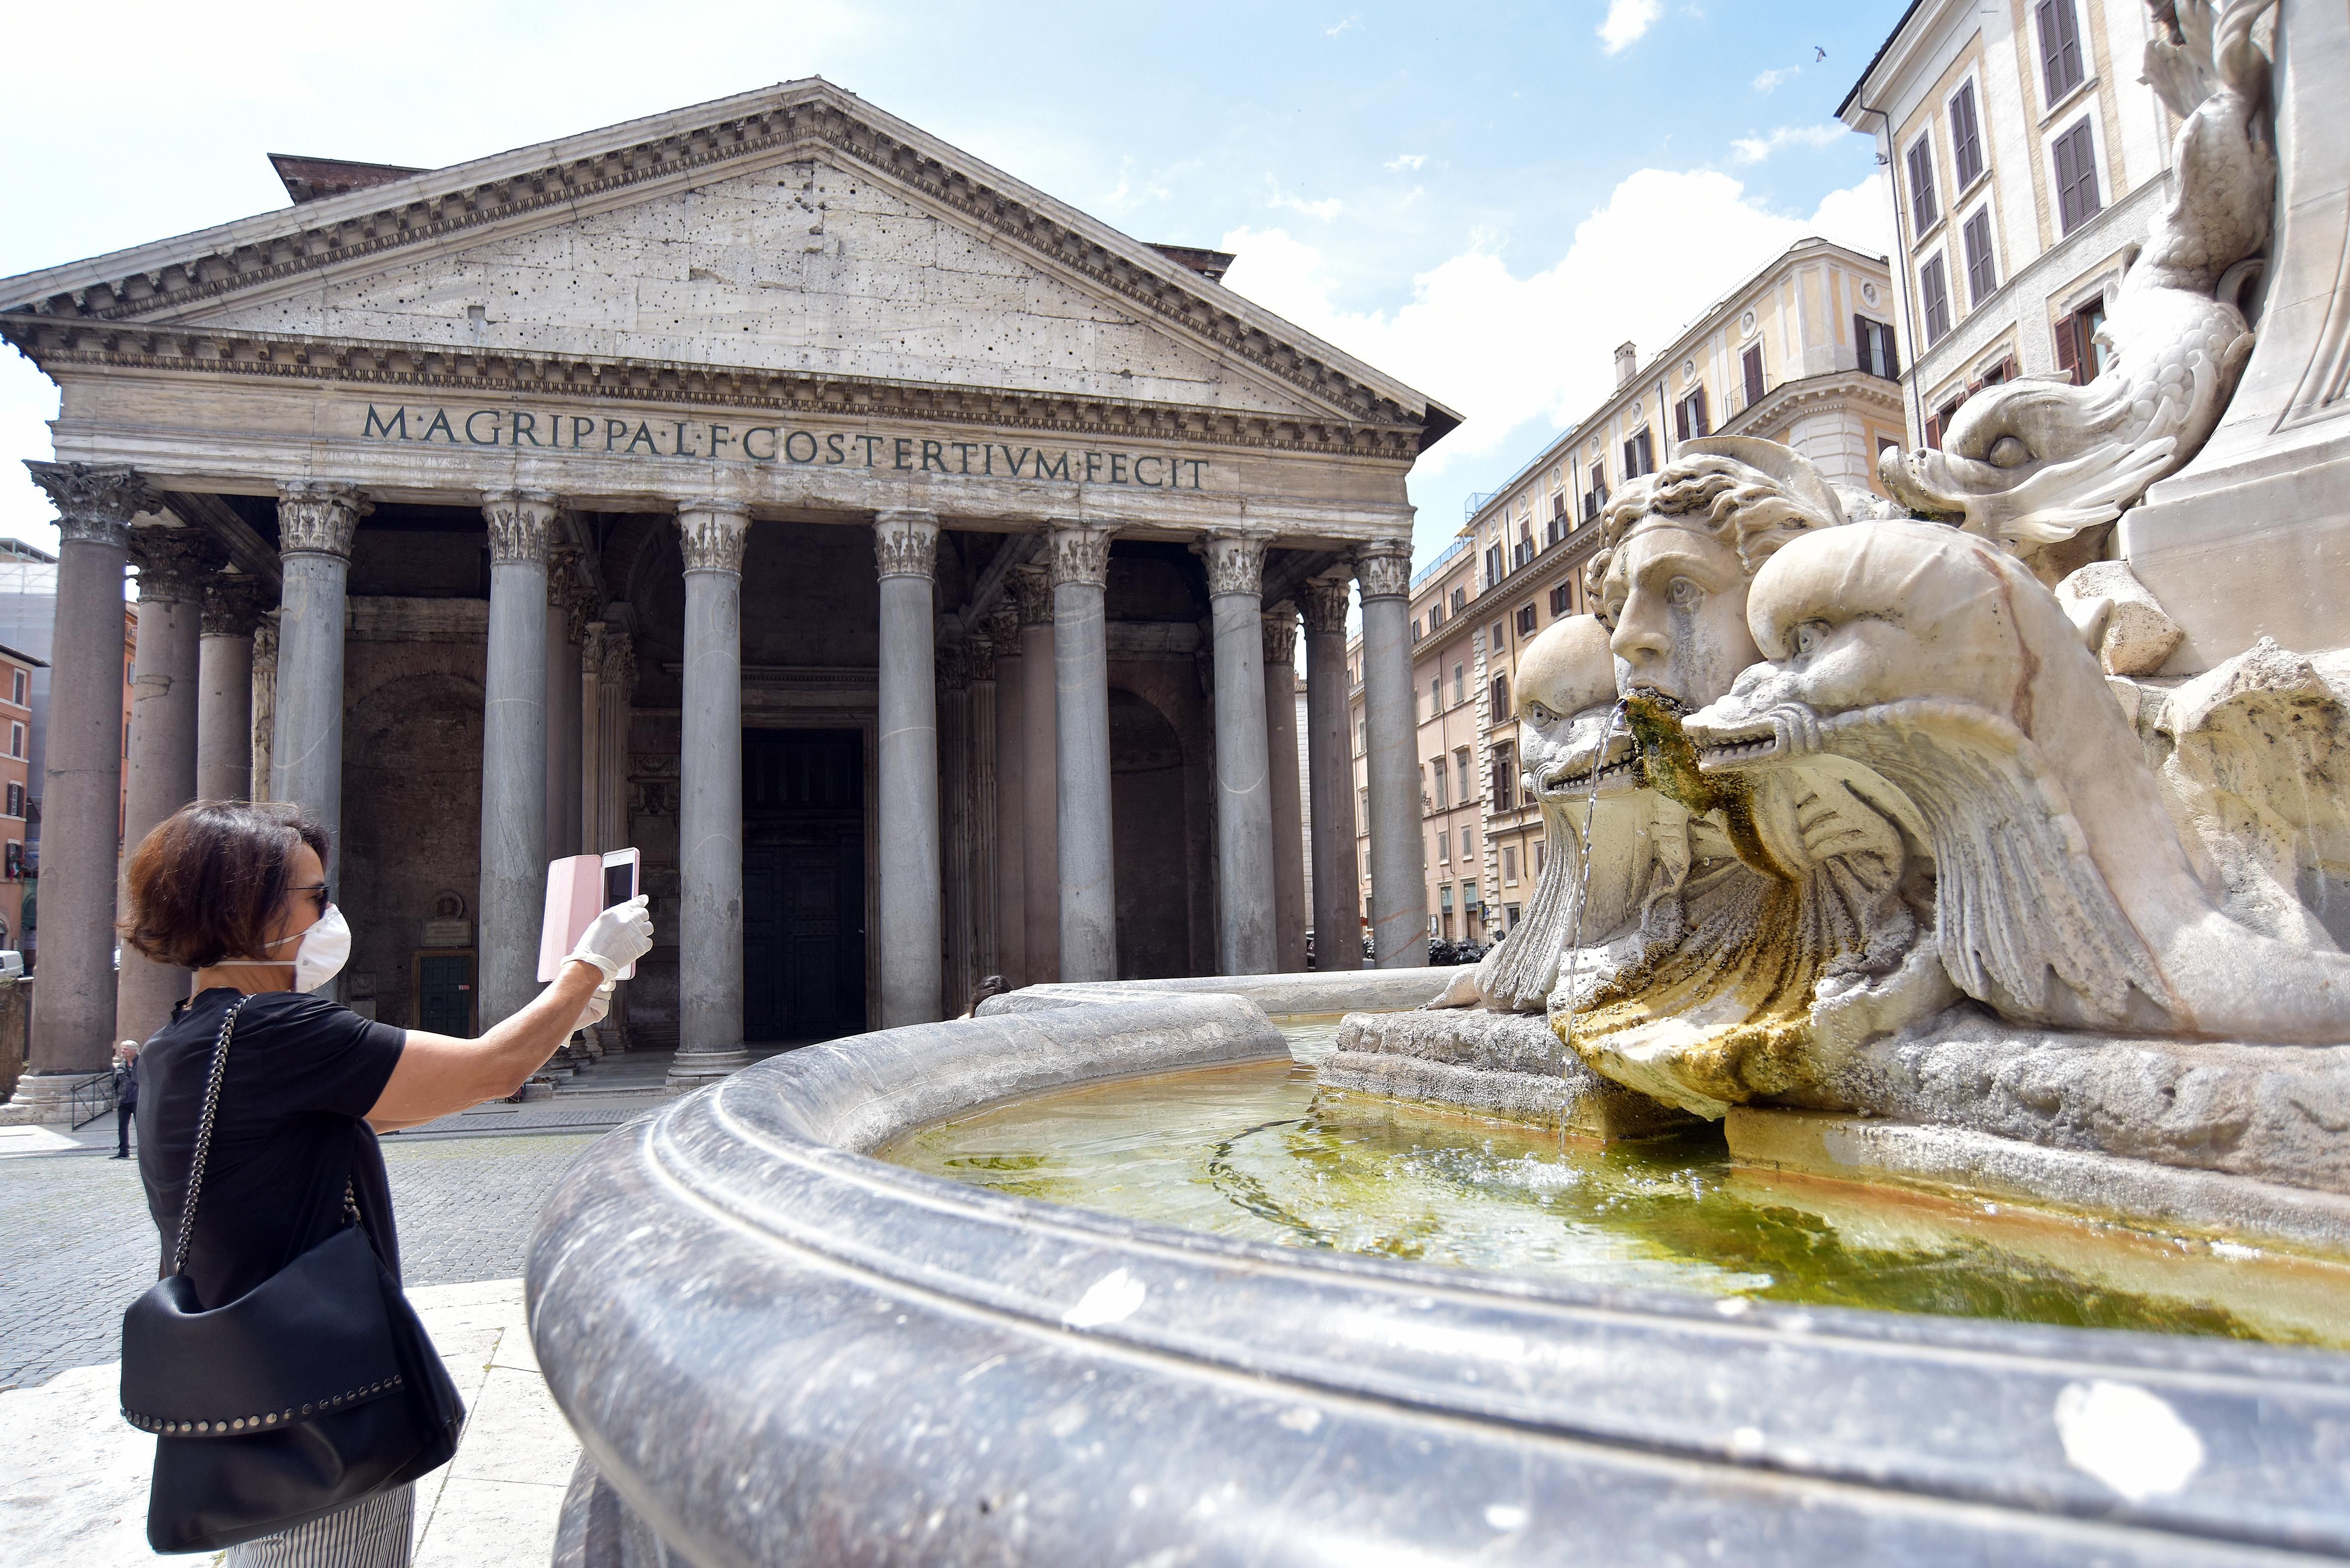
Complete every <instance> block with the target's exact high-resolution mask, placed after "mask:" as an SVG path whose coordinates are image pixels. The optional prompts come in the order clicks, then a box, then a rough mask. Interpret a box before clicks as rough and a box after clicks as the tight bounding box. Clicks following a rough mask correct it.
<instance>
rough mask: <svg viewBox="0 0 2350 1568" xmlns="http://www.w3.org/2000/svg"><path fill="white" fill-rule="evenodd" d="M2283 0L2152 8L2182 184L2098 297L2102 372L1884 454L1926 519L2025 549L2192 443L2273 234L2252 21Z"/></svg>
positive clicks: (2272, 183) (2215, 413) (1967, 410)
mask: <svg viewBox="0 0 2350 1568" xmlns="http://www.w3.org/2000/svg"><path fill="white" fill-rule="evenodd" d="M2275 3H2276V0H2224V3H2221V4H2217V5H2215V4H2214V0H2177V3H2176V5H2175V6H2173V5H2168V4H2166V5H2159V6H2158V7H2157V10H2158V36H2157V37H2156V38H2155V40H2154V42H2153V43H2151V44H2150V45H2148V46H2147V59H2146V79H2147V82H2148V83H2149V85H2151V86H2152V87H2153V88H2154V89H2155V91H2156V93H2157V94H2158V96H2159V97H2160V98H2161V99H2162V100H2163V102H2164V103H2165V104H2166V105H2167V106H2168V108H2169V109H2170V111H2171V112H2172V113H2173V114H2176V115H2178V116H2180V117H2181V118H2182V119H2183V120H2184V123H2183V124H2181V125H2180V126H2179V128H2178V134H2177V136H2176V137H2175V139H2174V140H2173V142H2172V162H2173V164H2174V166H2175V167H2176V169H2177V171H2178V173H2177V179H2178V193H2177V195H2176V196H2175V197H2174V199H2173V200H2172V202H2171V204H2170V206H2169V207H2168V209H2167V210H2166V211H2165V212H2164V213H2162V215H2161V217H2160V218H2159V219H2158V221H2157V223H2156V224H2155V227H2154V232H2153V233H2152V234H2149V235H2148V236H2147V244H2146V248H2145V250H2144V252H2143V253H2142V254H2140V255H2139V256H2138V258H2137V263H2136V264H2135V265H2132V266H2131V267H2130V269H2129V271H2128V273H2127V274H2126V275H2125V276H2124V277H2123V279H2122V281H2121V285H2120V286H2119V288H2118V289H2117V290H2116V291H2114V292H2112V293H2111V294H2110V295H2109V296H2108V300H2107V312H2106V322H2105V325H2104V326H2103V327H2101V328H2100V329H2099V330H2098V333H2097V347H2098V348H2099V349H2101V350H2102V351H2103V352H2104V354H2105V368H2104V369H2103V370H2102V371H2101V372H2100V373H2099V374H2097V376H2096V377H2095V379H2092V380H2090V381H2089V383H2088V384H2087V385H2086V386H2074V385H2071V384H2069V383H2065V382H2061V381H2052V380H2040V379H2022V380H2015V381H2010V382H2008V383H2006V384H2004V385H2002V386H1997V387H1991V388H1988V389H1984V390H1982V391H1980V392H1978V393H1976V394H1975V395H1974V396H1973V397H1971V398H1970V399H1968V400H1966V402H1965V403H1964V404H1963V405H1962V406H1961V407H1960V410H1959V412H1958V414H1957V415H1956V416H1955V417H1954V418H1953V419H1952V420H1951V421H1950V429H1949V430H1948V431H1945V432H1944V434H1943V439H1942V443H1941V447H1940V450H1939V451H1937V450H1935V449H1933V448H1931V447H1923V448H1919V449H1918V450H1917V451H1915V452H1899V451H1892V450H1888V451H1887V452H1886V453H1885V455H1884V457H1883V458H1882V459H1881V460H1880V462H1879V465H1878V466H1879V474H1880V477H1881V478H1882V479H1883V481H1884V483H1885V484H1886V487H1887V489H1888V490H1890V491H1891V492H1892V493H1893V494H1894V495H1895V496H1896V497H1898V499H1899V500H1900V501H1902V502H1903V503H1904V504H1907V505H1908V506H1909V507H1910V508H1911V509H1912V510H1913V511H1915V512H1916V513H1918V514H1919V515H1921V516H1934V517H1941V518H1946V519H1949V520H1950V521H1953V522H1958V523H1960V524H1961V525H1962V526H1964V527H1965V528H1966V529H1967V531H1968V532H1970V533H1973V534H1980V535H1984V536H1985V537H1987V538H1991V539H1994V540H1997V541H1998V542H2000V543H2001V544H2003V545H2009V546H2010V547H2012V548H2013V549H2016V550H2017V551H2019V552H2022V553H2024V554H2031V553H2033V552H2036V551H2038V550H2040V549H2042V548H2043V547H2045V546H2047V545H2053V544H2056V543H2059V542H2061V541H2064V540H2066V539H2070V538H2072V537H2073V536H2074V535H2075V534H2078V533H2080V532H2081V531H2083V530H2084V529H2087V528H2092V527H2095V526H2097V525H2099V524H2106V523H2109V522H2111V521H2113V520H2114V519H2115V518H2116V517H2117V516H2118V515H2120V514H2121V512H2122V509H2123V508H2125V507H2126V506H2127V505H2129V504H2131V503H2132V502H2134V501H2136V500H2137V498H2138V497H2139V496H2140V495H2143V494H2144V493H2146V488H2147V485H2149V484H2151V483H2154V482H2155V481H2156V480H2158V479H2160V478H2162V477H2163V476H2164V475H2165V474H2168V473H2171V472H2175V471H2177V470H2178V468H2180V467H2181V466H2183V465H2184V464H2185V463H2186V462H2188V461H2189V459H2190V458H2192V457H2193V456H2194V455H2195V454H2196V453H2197V452H2199V451H2201V450H2202V447H2203V443H2204V442H2205V441H2208V440H2209V439H2210V435H2211V432H2212V431H2213V430H2214V429H2216V428H2217V427H2218V425H2219V422H2220V414H2221V412H2222V411H2223V410H2225V409H2226V408H2227V405H2228V400H2229V399H2230V397H2231V396H2232V395H2233V394H2234V391H2235V387H2236V381H2237V379H2238V378H2239V377H2240V376H2241V374H2242V372H2243V368H2244V362H2245V360H2246V359H2247V358H2249V357H2250V356H2251V348H2252V334H2251V328H2250V327H2248V326H2247V325H2246V322H2245V317H2244V313H2243V311H2242V309H2241V306H2240V305H2239V298H2240V296H2241V295H2242V294H2243V293H2244V291H2245V289H2246V286H2248V284H2249V283H2250V282H2251V279H2252V277H2253V276H2254V275H2256V272H2257V269H2258V268H2259V266H2260V265H2261V264H2260V263H2259V261H2258V260H2257V259H2255V258H2257V256H2258V255H2259V254H2260V253H2261V252H2262V248H2263V247H2264V246H2265V245H2266V244H2268V239H2269V225H2270V211H2271V208H2272V205H2273V203H2274V200H2275V194H2276V177H2277V176H2276V168H2277V165H2276V155H2275V152H2274V151H2273V150H2272V148H2271V146H2270V143H2269V135H2268V130H2267V125H2266V119H2265V112H2266V109H2267V105H2268V94H2269V75H2270V72H2269V60H2268V57H2267V56H2266V55H2264V54H2262V52H2261V49H2260V47H2259V46H2258V45H2257V44H2256V43H2255V42H2254V41H2253V38H2252V26H2253V24H2254V23H2255V22H2256V21H2258V20H2259V19H2260V17H2261V16H2262V14H2263V13H2265V12H2266V11H2267V10H2268V9H2269V8H2270V7H2271V6H2272V5H2274V4H2275ZM2163 13H2168V16H2164V15H2163Z"/></svg>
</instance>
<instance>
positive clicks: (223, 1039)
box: [172, 996, 253, 1274]
mask: <svg viewBox="0 0 2350 1568" xmlns="http://www.w3.org/2000/svg"><path fill="white" fill-rule="evenodd" d="M252 1000H253V998H252V997H250V996H240V997H238V998H237V999H236V1001H235V1002H234V1003H232V1004H231V1005H230V1007H229V1010H228V1015H227V1016H226V1017H224V1018H223V1019H222V1020H221V1026H220V1038H218V1039H217V1040H215V1041H213V1067H212V1072H211V1073H210V1074H209V1075H206V1077H205V1079H204V1114H203V1119H202V1120H201V1121H199V1122H197V1124H196V1154H195V1158H194V1160H193V1162H192V1163H191V1164H190V1165H189V1167H188V1199H187V1201H186V1202H185V1203H184V1204H182V1206H181V1208H180V1241H179V1245H177V1246H176V1247H174V1248H172V1273H175V1274H176V1273H179V1272H182V1270H183V1269H185V1268H186V1267H187V1263H188V1238H189V1237H191V1236H192V1235H193V1234H194V1233H195V1228H196V1198H197V1195H198V1194H199V1193H201V1192H203V1187H204V1160H205V1158H206V1157H207V1156H208V1155H210V1154H211V1153H212V1148H213V1117H215V1116H218V1115H219V1114H220V1096H221V1080H222V1079H223V1078H224V1077H225V1076H226V1075H227V1071H228V1044H229V1037H230V1035H231V1034H233V1033H234V1032H235V1030H236V1015H237V1014H238V1013H239V1012H244V1004H245V1003H246V1002H251V1001H252Z"/></svg>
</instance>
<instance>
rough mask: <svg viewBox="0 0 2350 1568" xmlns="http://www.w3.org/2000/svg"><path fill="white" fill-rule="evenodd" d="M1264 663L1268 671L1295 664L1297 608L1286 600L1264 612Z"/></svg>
mask: <svg viewBox="0 0 2350 1568" xmlns="http://www.w3.org/2000/svg"><path fill="white" fill-rule="evenodd" d="M1264 662H1265V666H1266V668H1268V669H1270V668H1272V667H1273V666H1275V665H1289V666H1295V664H1296V662H1297V607H1296V606H1295V605H1294V604H1291V603H1290V602H1289V601H1288V600H1287V599H1284V600H1282V601H1281V603H1279V604H1277V605H1275V606H1274V607H1273V608H1271V609H1269V610H1267V611H1265V612H1264Z"/></svg>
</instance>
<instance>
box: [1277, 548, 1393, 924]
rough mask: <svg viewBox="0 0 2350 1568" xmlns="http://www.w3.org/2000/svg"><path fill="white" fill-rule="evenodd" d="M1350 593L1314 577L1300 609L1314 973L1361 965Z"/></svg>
mask: <svg viewBox="0 0 2350 1568" xmlns="http://www.w3.org/2000/svg"><path fill="white" fill-rule="evenodd" d="M1349 597H1350V595H1349V592H1348V589H1347V579H1346V578H1344V577H1336V578H1326V579H1316V580H1315V581H1313V582H1310V583H1307V584H1306V585H1305V604H1304V606H1303V608H1304V610H1305V748H1306V758H1307V763H1306V770H1305V771H1306V774H1307V777H1308V778H1309V780H1310V781H1311V784H1310V787H1311V788H1312V789H1313V791H1314V811H1313V817H1314V967H1315V971H1324V970H1334V971H1335V970H1355V969H1360V968H1362V967H1363V935H1362V924H1361V922H1362V916H1363V889H1362V883H1361V878H1360V877H1358V876H1357V872H1356V867H1355V854H1356V851H1355V765H1354V749H1353V747H1352V746H1351V745H1349V744H1348V742H1347V600H1348V598H1349ZM1407 679H1409V677H1407ZM1414 831H1415V834H1416V833H1417V829H1415V830H1414Z"/></svg>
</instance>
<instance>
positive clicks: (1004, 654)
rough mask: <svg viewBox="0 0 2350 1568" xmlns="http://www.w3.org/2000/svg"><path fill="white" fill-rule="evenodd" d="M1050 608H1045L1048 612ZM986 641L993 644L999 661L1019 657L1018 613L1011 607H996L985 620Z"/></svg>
mask: <svg viewBox="0 0 2350 1568" xmlns="http://www.w3.org/2000/svg"><path fill="white" fill-rule="evenodd" d="M1046 608H1047V610H1048V611H1049V609H1050V606H1049V605H1047V607H1046ZM987 636H988V640H990V641H991V642H993V643H994V644H995V652H996V657H997V658H999V659H1017V658H1019V657H1020V612H1019V610H1018V609H1016V608H1014V607H1013V606H1011V605H998V606H996V607H995V610H994V613H993V614H991V615H990V616H989V617H988V618H987Z"/></svg>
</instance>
